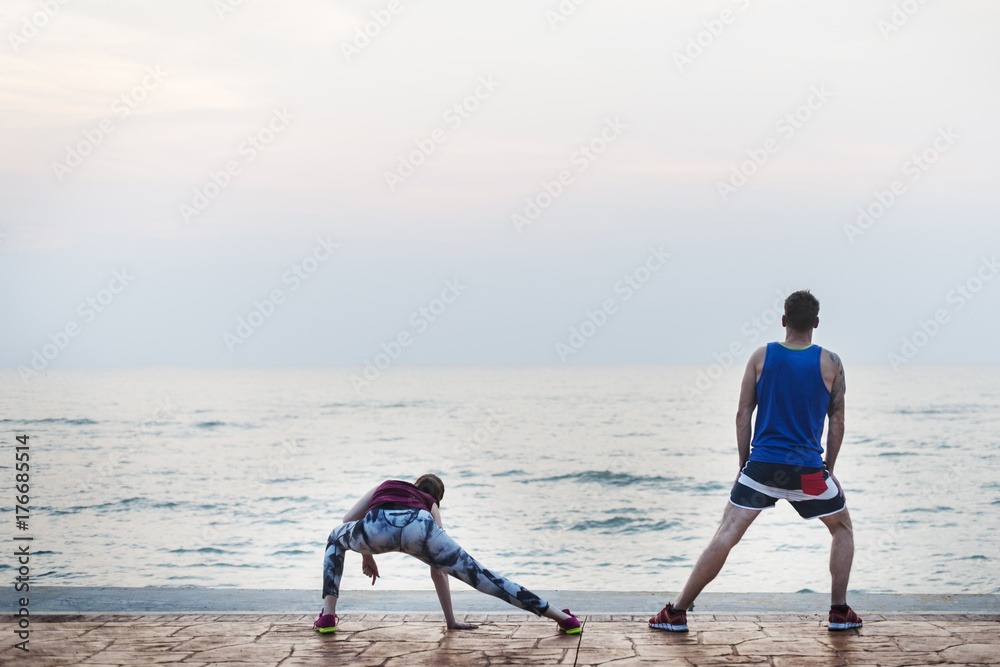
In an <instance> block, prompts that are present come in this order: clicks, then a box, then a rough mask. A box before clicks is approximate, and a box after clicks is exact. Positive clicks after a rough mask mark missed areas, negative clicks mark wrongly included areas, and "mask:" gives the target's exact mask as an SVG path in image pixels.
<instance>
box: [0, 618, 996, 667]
mask: <svg viewBox="0 0 1000 667" xmlns="http://www.w3.org/2000/svg"><path fill="white" fill-rule="evenodd" d="M652 611H655V610H651V612H650V614H643V615H629V614H621V615H619V614H615V615H589V616H583V617H582V618H581V620H583V621H584V629H583V634H582V635H575V636H566V635H560V634H558V633H557V631H556V624H555V623H554V622H552V621H548V620H544V619H536V618H535V617H533V616H528V615H525V614H518V615H506V614H468V615H466V616H465V617H464V619H465V620H467V621H470V622H473V623H482V625H481V626H480V628H479V629H478V630H463V631H456V630H451V631H449V630H447V629H446V628H445V627H444V623H443V621H442V618H443V617H442V616H441V615H440V614H424V613H419V614H370V613H369V614H349V615H345V617H344V618H343V620H342V621H341V626H340V627H341V630H340V632H337V633H334V634H329V635H320V634H319V633H316V632H314V631H313V630H312V628H311V624H312V621H313V620H314V619H315V615H313V614H310V615H300V614H216V613H213V614H148V615H137V614H131V615H121V614H74V615H57V614H47V615H36V614H32V616H31V625H30V631H31V634H30V643H29V644H28V646H29V648H30V652H28V653H25V652H23V651H21V650H19V649H16V648H14V647H13V646H12V644H13V643H14V641H17V639H16V635H14V630H15V626H16V622H15V619H14V617H12V616H10V615H4V616H0V637H3V646H2V647H0V664H2V665H4V667H7V665H10V666H11V667H14V666H17V665H26V666H27V665H31V666H33V667H34V666H37V667H49V666H55V665H145V664H151V663H157V664H164V663H177V664H178V665H201V666H205V665H220V666H223V665H224V666H226V667H239V666H242V665H247V666H249V665H254V666H255V667H268V666H277V665H280V666H281V667H306V666H312V665H316V666H319V665H323V666H324V667H326V666H329V665H385V666H386V667H391V666H394V665H407V666H409V665H613V666H615V667H626V666H628V667H631V666H633V665H733V664H741V665H771V666H773V667H782V666H784V665H795V666H799V665H805V666H809V667H812V666H817V667H822V666H824V665H893V666H902V665H931V664H951V665H974V664H975V665H982V664H992V665H1000V616H998V615H995V614H934V615H917V614H882V615H880V614H864V613H862V615H863V617H864V618H865V626H864V627H863V628H861V629H860V630H848V631H846V632H840V633H831V632H829V631H828V630H827V629H826V624H825V619H823V618H822V617H821V616H819V615H816V614H763V615H743V614H736V615H733V614H699V613H692V614H690V615H689V617H688V623H689V625H690V626H691V628H692V631H691V632H690V633H688V634H674V633H667V632H662V631H657V630H651V629H649V628H648V627H646V625H645V623H646V620H647V618H648V617H649V616H650V615H651V614H652Z"/></svg>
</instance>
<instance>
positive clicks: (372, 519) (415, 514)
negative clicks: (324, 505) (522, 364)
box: [323, 509, 549, 616]
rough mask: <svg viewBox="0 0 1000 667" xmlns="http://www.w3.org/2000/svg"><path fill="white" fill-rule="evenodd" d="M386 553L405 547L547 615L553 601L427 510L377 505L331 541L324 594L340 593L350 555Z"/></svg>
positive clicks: (462, 577) (480, 586)
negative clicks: (457, 537) (471, 550)
mask: <svg viewBox="0 0 1000 667" xmlns="http://www.w3.org/2000/svg"><path fill="white" fill-rule="evenodd" d="M347 551H356V552H358V553H361V554H381V553H386V552H387V551H402V552H403V553H405V554H409V555H411V556H414V557H416V558H418V559H420V560H421V561H423V562H425V563H427V564H428V565H430V566H431V567H435V568H438V569H440V570H444V571H445V572H446V573H448V574H450V575H451V576H453V577H455V578H456V579H459V580H460V581H464V582H465V583H467V584H468V585H469V586H472V587H473V588H475V589H476V590H478V591H481V592H483V593H486V594H487V595H492V596H493V597H496V598H500V599H501V600H503V601H504V602H506V603H508V604H512V605H514V606H515V607H519V608H521V609H526V610H528V611H530V612H532V613H534V614H537V615H538V616H541V615H542V614H544V613H545V611H546V610H547V609H548V608H549V603H548V602H546V601H545V600H543V599H541V598H540V597H538V596H537V595H535V594H534V593H532V592H531V591H529V590H526V589H524V588H522V587H520V586H518V585H517V584H515V583H514V582H512V581H509V580H507V579H504V578H503V577H501V576H499V575H497V574H494V573H493V572H490V571H489V570H487V569H486V568H484V567H483V566H482V565H480V564H479V563H478V562H476V560H475V559H474V558H473V557H472V556H470V555H469V554H468V553H466V551H465V549H463V548H462V547H460V546H458V544H457V543H456V542H455V541H454V540H453V539H451V538H450V537H448V534H447V533H446V532H444V530H442V529H441V528H440V527H439V526H438V525H437V523H435V521H434V517H432V516H431V513H430V512H428V511H427V510H415V509H404V510H383V509H374V510H371V511H370V512H368V514H366V515H365V518H363V519H361V520H360V521H350V522H348V523H345V524H343V525H340V526H338V527H337V528H336V529H334V531H333V532H332V533H330V539H329V540H328V541H327V543H326V554H325V556H324V558H323V596H324V597H326V596H327V595H338V596H339V595H340V578H341V576H342V575H343V574H344V554H345V553H346V552H347Z"/></svg>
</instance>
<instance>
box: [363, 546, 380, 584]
mask: <svg viewBox="0 0 1000 667" xmlns="http://www.w3.org/2000/svg"><path fill="white" fill-rule="evenodd" d="M361 571H362V572H364V574H365V576H366V577H371V578H372V586H374V585H375V580H376V579H378V565H376V564H375V557H374V556H372V555H371V554H364V555H363V556H362V557H361Z"/></svg>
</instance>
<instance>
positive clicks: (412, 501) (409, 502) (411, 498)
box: [368, 479, 437, 512]
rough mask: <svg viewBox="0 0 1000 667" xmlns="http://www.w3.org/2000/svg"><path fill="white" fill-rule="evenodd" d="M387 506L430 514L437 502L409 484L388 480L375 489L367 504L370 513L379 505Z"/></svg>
mask: <svg viewBox="0 0 1000 667" xmlns="http://www.w3.org/2000/svg"><path fill="white" fill-rule="evenodd" d="M387 504H393V505H397V506H399V507H409V508H412V509H415V510H427V511H428V512H430V511H431V507H433V506H434V505H436V504H437V500H435V499H434V496H432V495H430V494H427V493H424V492H423V491H421V490H420V489H418V488H417V487H416V486H414V485H413V484H411V483H409V482H403V481H401V480H398V479H390V480H388V481H386V482H382V483H381V484H379V485H378V488H376V489H375V493H373V494H372V499H371V502H370V503H368V510H369V511H371V510H373V509H376V508H378V507H379V506H380V505H387Z"/></svg>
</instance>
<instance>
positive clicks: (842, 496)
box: [830, 472, 847, 500]
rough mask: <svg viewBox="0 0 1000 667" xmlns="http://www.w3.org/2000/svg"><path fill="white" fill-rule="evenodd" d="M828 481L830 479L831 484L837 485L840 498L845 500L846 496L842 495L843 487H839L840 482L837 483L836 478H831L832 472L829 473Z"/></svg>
mask: <svg viewBox="0 0 1000 667" xmlns="http://www.w3.org/2000/svg"><path fill="white" fill-rule="evenodd" d="M830 479H832V480H833V483H834V484H836V485H837V490H838V491H840V497H841V498H843V499H845V500H846V499H847V496H845V495H844V487H842V486H841V485H840V482H839V481H837V478H836V477H834V476H833V473H832V472H831V473H830Z"/></svg>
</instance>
